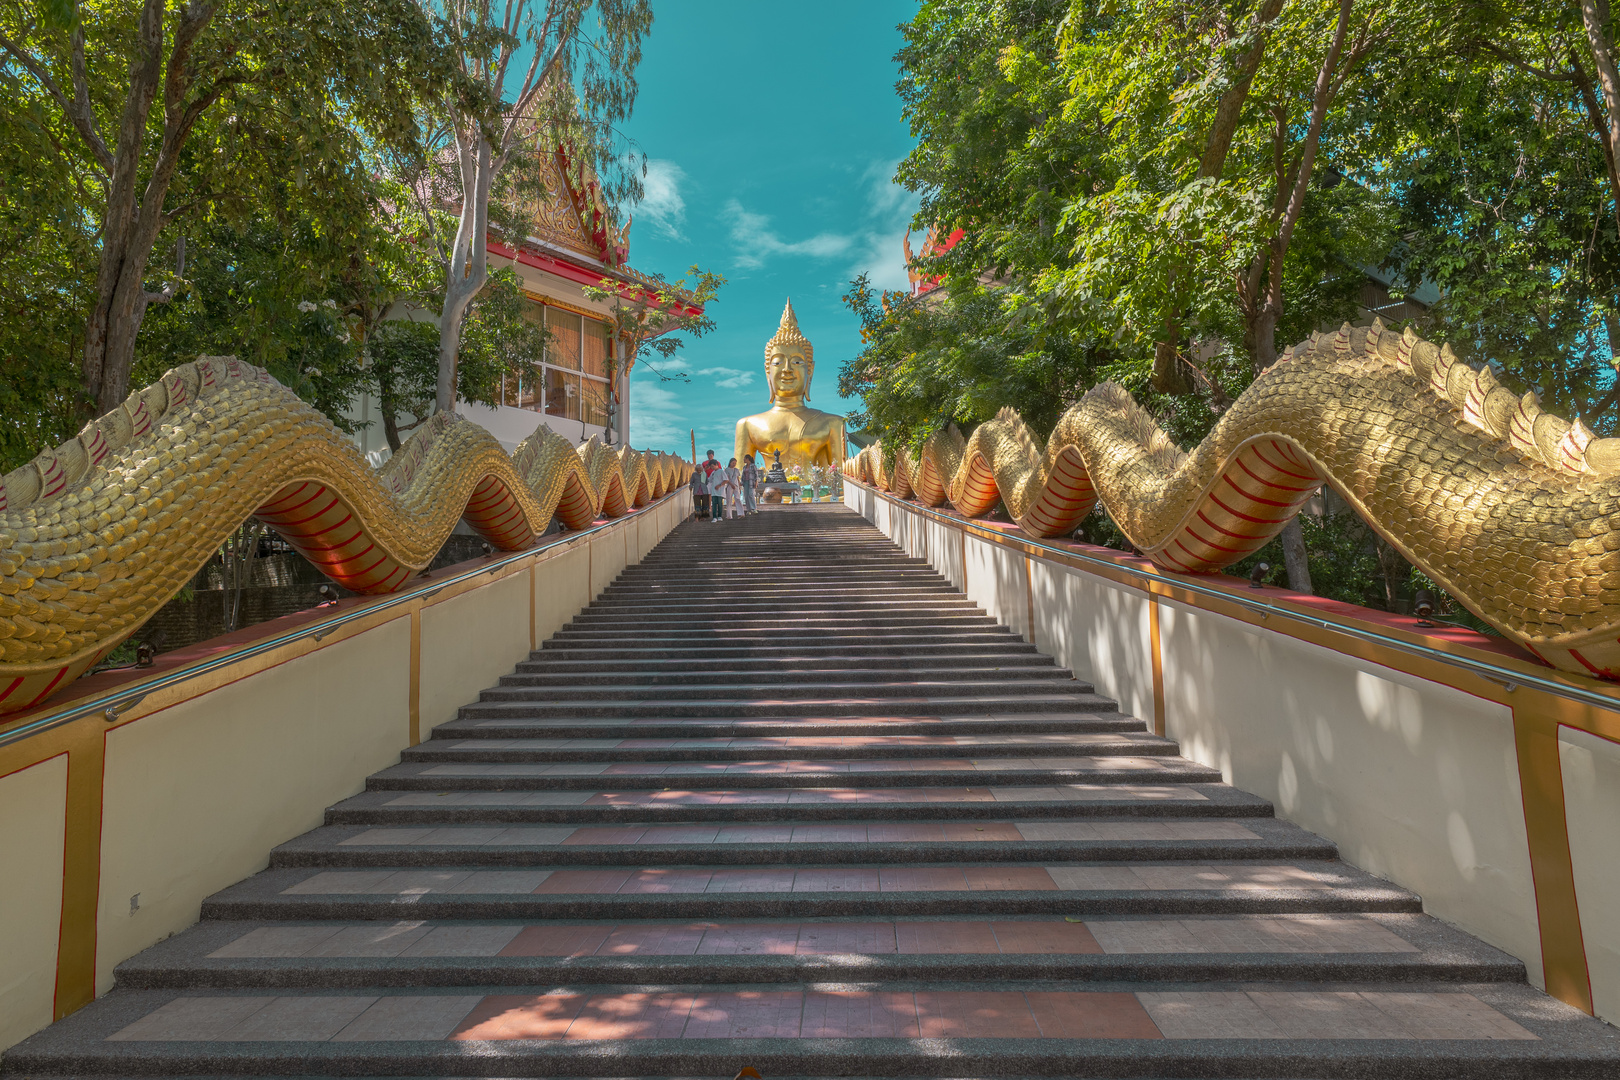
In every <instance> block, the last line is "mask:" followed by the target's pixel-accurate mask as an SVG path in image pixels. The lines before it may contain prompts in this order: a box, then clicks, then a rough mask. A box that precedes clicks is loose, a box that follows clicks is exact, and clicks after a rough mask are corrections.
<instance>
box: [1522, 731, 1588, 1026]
mask: <svg viewBox="0 0 1620 1080" xmlns="http://www.w3.org/2000/svg"><path fill="white" fill-rule="evenodd" d="M1513 741H1514V745H1515V748H1516V749H1517V751H1518V762H1519V791H1520V793H1521V795H1522V797H1523V799H1524V833H1525V839H1526V840H1527V842H1528V843H1529V847H1530V876H1531V878H1532V879H1533V880H1534V882H1535V888H1536V920H1537V922H1538V923H1539V929H1540V931H1541V969H1542V976H1543V978H1544V979H1545V980H1546V984H1547V993H1549V994H1551V995H1552V996H1553V997H1555V998H1557V999H1558V1000H1560V1001H1562V1002H1565V1003H1567V1004H1570V1005H1573V1006H1575V1007H1576V1008H1577V1009H1580V1010H1582V1011H1583V1012H1588V1013H1590V1012H1591V1011H1592V978H1591V974H1590V972H1589V971H1588V970H1587V963H1586V943H1585V941H1584V940H1583V938H1582V935H1581V913H1580V906H1579V904H1578V903H1577V901H1576V898H1575V861H1574V858H1573V856H1572V855H1571V854H1570V850H1569V818H1568V814H1567V812H1566V808H1565V806H1564V770H1563V762H1562V761H1561V760H1560V757H1559V753H1558V717H1557V716H1555V715H1548V714H1547V713H1544V712H1542V711H1540V710H1537V709H1534V708H1516V709H1514V710H1513Z"/></svg>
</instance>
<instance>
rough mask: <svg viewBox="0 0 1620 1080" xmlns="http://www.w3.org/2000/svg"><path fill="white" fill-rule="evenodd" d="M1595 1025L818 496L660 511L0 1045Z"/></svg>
mask: <svg viewBox="0 0 1620 1080" xmlns="http://www.w3.org/2000/svg"><path fill="white" fill-rule="evenodd" d="M199 812H206V808H199ZM1615 1035H1616V1032H1615V1030H1614V1029H1613V1028H1610V1027H1608V1026H1607V1025H1604V1024H1602V1023H1600V1022H1598V1021H1595V1020H1592V1019H1591V1018H1589V1017H1586V1016H1583V1015H1582V1014H1580V1013H1578V1012H1576V1011H1575V1010H1573V1009H1570V1008H1567V1007H1565V1006H1563V1005H1560V1004H1558V1003H1556V1002H1554V1001H1552V1000H1551V999H1549V998H1547V997H1545V996H1544V995H1542V994H1540V993H1539V992H1537V991H1536V990H1534V989H1533V988H1531V987H1530V986H1529V985H1528V984H1527V982H1526V976H1525V970H1524V967H1523V965H1522V964H1521V963H1520V962H1519V961H1517V960H1515V959H1513V958H1512V957H1510V956H1507V955H1506V954H1504V953H1501V952H1498V951H1497V950H1495V949H1493V948H1491V947H1489V946H1487V945H1484V944H1483V943H1481V942H1479V941H1476V940H1474V939H1473V938H1471V937H1469V936H1467V935H1466V934H1463V933H1461V932H1459V931H1457V930H1455V929H1453V928H1451V927H1448V926H1446V925H1444V924H1442V923H1440V922H1437V921H1436V920H1434V919H1431V918H1428V917H1426V916H1425V915H1423V913H1422V903H1421V901H1420V899H1419V898H1418V897H1417V896H1414V895H1413V894H1411V893H1409V892H1407V891H1406V890H1404V889H1400V888H1397V887H1396V886H1394V885H1391V884H1390V883H1389V882H1386V881H1381V880H1379V879H1377V878H1374V877H1372V876H1370V875H1368V874H1366V873H1363V872H1362V871H1360V870H1358V869H1356V868H1355V867H1352V866H1349V865H1347V864H1345V863H1343V862H1340V861H1339V860H1338V853H1337V851H1336V850H1335V848H1334V845H1332V844H1331V843H1328V842H1327V841H1325V840H1323V839H1321V838H1320V837H1317V836H1314V835H1312V834H1310V833H1307V832H1305V831H1304V830H1302V829H1300V828H1298V827H1296V826H1294V825H1291V824H1289V823H1287V822H1283V821H1279V820H1277V819H1276V818H1275V817H1274V816H1273V813H1272V807H1271V805H1270V804H1269V803H1268V802H1266V801H1265V800H1263V799H1259V798H1256V797H1255V796H1253V795H1249V794H1246V793H1244V792H1241V791H1237V790H1234V789H1233V788H1231V787H1228V786H1226V785H1224V784H1222V783H1221V779H1220V775H1219V774H1218V773H1217V772H1216V771H1214V770H1212V769H1209V768H1207V767H1205V766H1202V765H1198V764H1195V763H1193V762H1191V761H1188V760H1187V759H1185V758H1183V757H1180V756H1178V755H1177V753H1176V746H1175V744H1174V743H1171V742H1168V741H1166V740H1164V739H1161V738H1156V737H1154V736H1152V735H1150V734H1148V733H1147V732H1146V731H1145V730H1144V727H1143V724H1142V722H1141V721H1140V720H1138V719H1135V718H1133V717H1129V716H1124V715H1121V714H1120V713H1119V712H1118V711H1117V709H1116V707H1115V703H1114V702H1112V701H1109V700H1107V699H1105V698H1102V697H1099V696H1097V695H1096V694H1095V693H1093V692H1092V688H1091V687H1089V686H1087V685H1085V684H1084V683H1080V682H1076V681H1075V680H1074V679H1073V678H1072V677H1071V676H1070V674H1069V672H1067V671H1064V670H1062V669H1059V668H1057V667H1055V666H1053V664H1052V662H1051V661H1050V660H1049V659H1048V658H1046V657H1043V656H1041V655H1040V654H1038V653H1037V652H1036V651H1035V650H1034V648H1033V647H1032V646H1031V645H1029V644H1027V643H1025V642H1024V641H1023V640H1022V639H1020V638H1019V637H1017V636H1015V635H1014V634H1012V633H1011V632H1009V631H1008V630H1006V629H1005V628H1003V627H1001V626H998V625H997V624H996V623H995V622H994V621H993V620H992V619H990V618H988V617H986V616H985V615H984V614H983V613H982V612H980V611H979V610H978V609H977V608H976V607H974V606H973V604H972V603H971V602H969V601H968V600H966V599H964V598H963V597H962V595H961V594H960V593H958V592H956V591H955V590H954V589H952V588H951V587H950V585H949V584H948V583H946V582H945V581H944V580H943V579H942V578H941V577H940V576H939V575H937V574H935V573H934V572H933V571H932V570H931V569H930V568H929V567H928V566H927V565H926V564H924V563H923V562H921V561H920V560H917V559H912V558H908V557H906V556H905V555H904V554H902V553H901V552H900V551H899V550H898V549H896V548H895V547H894V546H893V545H892V544H890V543H889V542H888V541H887V540H886V539H885V538H884V537H883V536H882V535H881V534H880V533H878V532H877V531H876V530H875V529H873V528H871V527H870V526H869V525H868V524H867V523H866V522H865V521H864V520H862V519H861V518H860V517H858V516H857V515H855V514H853V513H851V512H849V511H847V510H845V509H843V508H842V507H822V506H798V507H783V508H780V509H775V508H772V509H767V511H766V512H765V513H762V514H760V515H758V516H757V517H752V518H748V519H745V520H742V521H732V522H723V523H718V524H711V523H708V522H701V523H690V524H687V525H683V526H681V527H680V528H679V529H677V530H676V531H675V532H674V533H673V534H671V536H670V537H669V538H668V539H666V540H665V541H664V542H663V543H662V544H661V545H660V546H659V547H658V548H657V549H656V550H655V551H654V552H653V553H652V554H651V556H649V557H648V558H647V559H646V560H645V561H644V562H642V563H641V564H639V565H637V566H634V567H631V568H629V569H628V570H626V571H625V572H624V574H623V575H622V576H621V577H620V578H619V579H618V580H617V581H616V582H615V583H614V584H613V585H612V586H611V587H610V588H609V589H607V590H606V591H605V592H604V593H603V594H602V596H601V597H600V598H598V599H597V601H596V602H595V603H594V604H592V605H591V606H590V608H589V609H588V610H586V611H585V612H584V613H582V614H581V615H580V616H579V617H577V618H576V619H574V621H573V622H572V623H570V624H569V625H568V626H567V627H566V628H564V629H563V630H562V631H560V632H559V633H558V634H557V635H556V636H555V637H553V638H552V639H551V640H549V641H547V642H546V643H545V645H544V647H543V648H541V649H540V650H538V651H536V652H535V653H534V654H533V656H532V658H531V659H530V660H528V661H527V662H525V663H523V664H520V665H519V666H518V669H517V671H516V672H514V673H513V674H511V675H509V676H507V677H505V678H503V679H502V680H501V683H500V685H499V686H496V687H493V688H491V689H489V690H487V691H485V692H484V693H483V695H482V696H481V699H480V700H479V701H478V702H476V703H474V704H471V705H468V706H466V707H465V708H463V709H462V710H461V714H460V716H459V717H458V718H457V719H456V720H454V721H452V722H450V723H448V724H445V725H443V726H441V727H440V728H438V729H437V730H436V731H435V732H434V733H433V737H432V739H430V740H429V741H427V742H425V743H423V744H422V745H420V746H417V747H413V748H411V749H409V750H407V751H406V752H405V753H404V754H403V755H402V760H401V761H400V763H399V764H398V765H397V766H394V767H392V768H389V769H385V770H383V771H382V772H380V773H378V774H376V775H375V776H373V777H371V779H370V781H369V782H368V783H367V785H366V790H365V791H364V792H363V793H361V794H359V795H356V796H355V797H353V798H351V799H348V800H346V801H344V802H341V803H339V804H338V805H336V806H334V807H332V808H331V809H330V810H329V811H328V812H327V816H326V824H325V826H323V827H321V828H318V829H315V830H314V831H312V832H310V833H307V834H306V835H304V836H301V837H298V838H297V839H295V840H293V841H291V842H289V843H287V844H284V845H282V846H281V847H279V848H277V849H276V850H275V851H274V852H273V853H272V855H271V858H270V865H269V868H268V869H267V870H265V871H263V872H262V873H260V874H257V875H255V876H254V877H252V878H250V879H248V880H246V881H243V882H241V883H240V884H237V885H235V886H232V887H231V888H228V889H225V890H224V891H222V892H220V893H218V894H217V895H215V896H214V897H212V898H211V899H209V900H208V901H207V902H206V903H205V904H204V906H203V912H202V921H201V922H200V923H199V924H198V925H197V926H195V927H194V928H192V929H190V930H188V931H186V932H185V933H182V934H180V935H178V936H176V937H174V938H171V939H170V940H168V941H165V942H162V943H161V944H159V945H156V946H154V947H153V948H151V949H148V950H147V951H146V952H144V953H142V954H140V955H139V956H136V957H135V958H133V959H131V960H129V961H127V962H125V963H124V964H123V965H121V966H120V967H119V969H118V972H117V986H116V988H115V989H114V990H113V991H112V992H111V993H109V994H107V995H106V996H104V997H103V998H101V999H100V1000H98V1001H97V1002H96V1003H94V1004H93V1005H91V1006H90V1007H88V1008H86V1009H84V1010H82V1011H80V1012H79V1013H76V1014H75V1015H73V1016H71V1017H69V1018H68V1019H66V1020H64V1021H62V1022H60V1023H58V1024H56V1025H54V1026H53V1027H51V1028H49V1029H47V1030H46V1031H44V1032H42V1033H40V1034H39V1035H36V1036H34V1037H33V1038H31V1039H29V1040H27V1041H26V1042H24V1043H22V1044H21V1045H19V1046H18V1047H16V1048H14V1049H13V1050H12V1051H10V1052H8V1053H7V1054H6V1055H5V1056H4V1059H3V1060H0V1067H3V1071H4V1073H5V1074H6V1075H7V1076H53V1075H85V1076H106V1077H112V1076H134V1075H148V1076H150V1075H162V1076H217V1075H225V1074H237V1075H243V1074H251V1075H265V1076H270V1075H278V1076H338V1075H385V1076H387V1075H394V1076H406V1075H409V1076H441V1077H448V1076H458V1077H460V1076H506V1077H517V1076H558V1077H653V1076H694V1077H696V1076H707V1077H718V1078H727V1077H731V1076H732V1075H733V1074H735V1073H737V1072H738V1070H739V1069H740V1068H742V1067H743V1066H749V1065H751V1066H753V1067H754V1068H755V1069H757V1070H758V1071H759V1072H761V1073H762V1074H764V1076H765V1077H766V1078H767V1080H780V1078H783V1077H791V1076H804V1077H821V1076H892V1075H915V1076H938V1077H972V1076H977V1077H984V1076H1062V1077H1102V1076H1133V1077H1204V1076H1210V1077H1214V1076H1219V1077H1256V1078H1261V1077H1265V1078H1283V1077H1374V1076H1376V1077H1400V1078H1403V1080H1406V1078H1419V1077H1458V1078H1476V1077H1490V1078H1506V1077H1600V1076H1601V1077H1609V1078H1612V1077H1615V1076H1617V1075H1620V1040H1617V1039H1616V1038H1615Z"/></svg>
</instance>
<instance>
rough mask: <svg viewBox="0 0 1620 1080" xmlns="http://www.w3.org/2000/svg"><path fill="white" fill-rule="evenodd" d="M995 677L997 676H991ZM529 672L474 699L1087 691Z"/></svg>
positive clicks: (1019, 683) (993, 680)
mask: <svg viewBox="0 0 1620 1080" xmlns="http://www.w3.org/2000/svg"><path fill="white" fill-rule="evenodd" d="M998 675H999V676H1000V677H997V676H998ZM534 677H535V676H527V675H520V676H516V678H518V679H521V680H524V681H523V682H519V683H516V684H513V683H508V682H507V681H506V679H504V678H503V679H502V680H501V684H500V685H499V686H492V687H490V688H489V689H488V690H484V691H482V692H480V693H479V695H478V700H479V701H546V702H563V701H568V702H575V701H577V702H594V701H650V700H654V699H656V700H658V701H659V702H682V701H753V700H760V699H764V700H770V701H794V700H797V699H800V698H818V699H825V698H841V697H859V698H861V699H866V700H869V699H874V698H890V697H903V698H926V697H930V696H932V695H935V694H946V695H950V696H952V697H961V696H964V695H970V694H982V695H985V696H990V697H1013V696H1017V695H1021V694H1039V695H1041V696H1043V697H1055V696H1059V695H1062V694H1073V695H1075V696H1077V697H1082V698H1090V697H1092V696H1093V695H1092V692H1091V690H1092V687H1091V684H1090V683H1085V682H1080V681H1078V680H1076V679H1072V678H1068V679H1065V678H1050V677H1048V678H1031V677H1029V676H1028V675H1027V674H1024V673H1019V675H1018V677H1016V678H1008V677H1006V676H1005V675H1004V674H1002V673H999V672H997V673H992V674H990V675H980V676H977V677H974V676H972V675H969V674H964V676H963V677H962V678H960V679H956V678H948V677H939V676H936V677H933V678H927V679H905V680H902V681H885V680H883V679H881V678H871V679H865V678H863V679H859V680H856V679H852V678H851V677H850V676H849V675H846V674H844V673H841V672H838V673H834V677H833V678H829V679H827V680H826V681H821V680H815V679H807V680H805V681H803V682H797V681H791V680H779V679H775V678H767V677H765V675H764V674H763V673H744V674H743V675H742V677H741V678H740V679H739V680H738V681H736V682H730V681H725V680H721V679H706V680H699V681H698V682H697V683H696V684H690V683H684V682H676V681H673V680H671V681H660V682H657V683H646V682H640V681H637V682H633V683H632V682H626V681H625V680H623V679H619V680H608V681H606V682H591V683H574V684H572V685H569V684H563V685H560V686H559V685H557V684H554V683H552V684H546V683H542V684H531V683H528V682H527V680H529V679H532V678H534Z"/></svg>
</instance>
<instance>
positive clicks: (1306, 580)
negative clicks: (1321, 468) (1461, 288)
mask: <svg viewBox="0 0 1620 1080" xmlns="http://www.w3.org/2000/svg"><path fill="white" fill-rule="evenodd" d="M1353 4H1354V0H1339V20H1338V25H1337V26H1336V27H1335V29H1334V33H1333V41H1332V44H1330V45H1329V46H1328V51H1327V55H1326V56H1325V57H1324V58H1323V60H1322V67H1321V69H1320V71H1318V72H1317V76H1316V89H1315V92H1314V93H1313V95H1312V98H1313V100H1312V104H1311V119H1310V124H1309V126H1308V127H1307V128H1306V132H1305V145H1304V146H1303V147H1302V148H1301V150H1300V157H1299V168H1298V171H1297V172H1296V173H1295V174H1294V188H1293V191H1292V193H1291V194H1290V196H1289V199H1288V203H1287V209H1286V210H1285V211H1284V213H1283V217H1282V220H1281V221H1280V222H1279V223H1278V224H1279V228H1278V231H1277V236H1276V237H1275V238H1274V239H1273V240H1272V241H1271V252H1270V254H1271V264H1270V280H1269V281H1267V282H1266V295H1265V299H1264V300H1263V301H1261V302H1260V303H1258V304H1257V305H1256V307H1255V308H1254V316H1253V318H1254V323H1253V326H1254V331H1253V334H1252V338H1253V342H1254V346H1253V347H1254V366H1255V370H1256V371H1264V370H1265V369H1266V368H1268V367H1270V366H1271V365H1272V364H1275V363H1276V362H1277V322H1278V320H1279V319H1280V318H1281V317H1282V305H1283V282H1282V272H1283V259H1284V257H1285V256H1286V255H1287V253H1288V245H1289V243H1290V241H1291V240H1292V239H1293V235H1294V227H1295V226H1296V225H1298V224H1299V218H1300V214H1301V213H1302V212H1303V211H1304V209H1305V193H1306V191H1307V190H1308V189H1309V187H1310V181H1311V167H1312V164H1313V163H1314V161H1315V159H1316V149H1317V144H1318V141H1319V140H1320V138H1321V134H1322V125H1323V123H1324V121H1325V120H1326V118H1327V110H1328V105H1329V103H1330V102H1331V100H1332V98H1333V96H1334V95H1335V94H1336V93H1337V87H1336V85H1335V83H1334V73H1335V71H1336V69H1337V68H1338V65H1339V55H1340V52H1341V51H1342V50H1343V48H1344V38H1345V34H1346V32H1347V31H1348V29H1349V26H1350V9H1351V7H1352V6H1353ZM1280 179H1281V178H1280V177H1279V181H1280ZM1280 193H1281V191H1280V185H1279V194H1280ZM1278 539H1280V540H1281V541H1282V549H1283V564H1284V566H1286V567H1287V569H1288V587H1289V588H1290V589H1293V590H1294V591H1295V592H1302V593H1310V592H1314V590H1313V589H1312V588H1311V565H1310V558H1309V555H1308V554H1307V552H1306V550H1305V531H1304V529H1303V528H1302V527H1301V526H1300V524H1299V518H1298V517H1297V516H1296V517H1294V518H1293V519H1292V520H1291V521H1289V522H1288V524H1287V525H1284V526H1283V529H1282V532H1281V533H1279V534H1278Z"/></svg>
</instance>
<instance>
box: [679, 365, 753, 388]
mask: <svg viewBox="0 0 1620 1080" xmlns="http://www.w3.org/2000/svg"><path fill="white" fill-rule="evenodd" d="M692 377H693V378H694V379H696V378H707V379H710V380H711V381H710V382H709V383H708V385H709V386H712V387H714V388H715V389H717V390H741V389H742V388H743V387H745V386H752V385H753V384H754V373H753V372H752V371H738V370H737V369H736V368H726V367H710V368H699V369H698V370H696V371H694V372H692Z"/></svg>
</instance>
